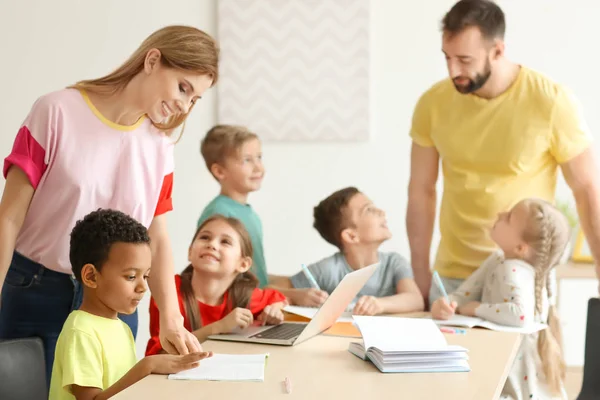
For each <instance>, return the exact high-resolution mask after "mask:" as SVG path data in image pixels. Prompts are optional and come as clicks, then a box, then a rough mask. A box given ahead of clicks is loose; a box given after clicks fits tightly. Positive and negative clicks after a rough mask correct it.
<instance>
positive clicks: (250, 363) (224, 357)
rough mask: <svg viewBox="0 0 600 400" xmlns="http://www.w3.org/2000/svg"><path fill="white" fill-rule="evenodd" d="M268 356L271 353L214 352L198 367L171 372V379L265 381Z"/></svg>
mask: <svg viewBox="0 0 600 400" xmlns="http://www.w3.org/2000/svg"><path fill="white" fill-rule="evenodd" d="M267 357H269V354H213V356H212V357H210V358H206V359H204V360H202V361H200V365H199V366H198V367H196V368H194V369H189V370H187V371H182V372H179V373H177V374H171V375H169V379H179V380H192V381H250V382H263V381H264V380H265V365H266V360H267Z"/></svg>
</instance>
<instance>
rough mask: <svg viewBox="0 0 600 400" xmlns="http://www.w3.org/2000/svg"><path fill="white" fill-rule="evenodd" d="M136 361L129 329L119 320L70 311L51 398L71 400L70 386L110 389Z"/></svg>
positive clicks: (58, 345)
mask: <svg viewBox="0 0 600 400" xmlns="http://www.w3.org/2000/svg"><path fill="white" fill-rule="evenodd" d="M136 362H137V358H136V354H135V342H134V339H133V335H132V333H131V329H129V327H128V326H127V324H125V323H124V322H123V321H121V320H119V319H109V318H104V317H99V316H97V315H93V314H90V313H87V312H85V311H79V310H77V311H73V312H72V313H71V314H70V315H69V317H68V318H67V320H66V322H65V324H64V325H63V328H62V331H61V332H60V336H59V337H58V342H57V343H56V352H55V358H54V365H53V367H52V380H51V382H50V400H67V399H69V400H71V399H75V397H74V396H73V395H72V394H71V391H70V386H71V385H74V384H75V385H79V386H89V387H97V388H100V389H102V390H104V389H107V388H109V387H110V386H112V385H113V384H114V383H115V382H117V381H118V380H119V379H121V377H123V375H125V374H126V373H127V372H128V371H129V370H130V369H131V368H132V367H133V366H134V365H135V363H136Z"/></svg>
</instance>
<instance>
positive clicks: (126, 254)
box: [86, 243, 152, 314]
mask: <svg viewBox="0 0 600 400" xmlns="http://www.w3.org/2000/svg"><path fill="white" fill-rule="evenodd" d="M151 262H152V254H151V251H150V246H149V245H147V244H132V243H115V244H113V245H112V246H111V248H110V251H109V253H108V260H106V262H105V263H104V265H103V266H102V268H101V270H100V271H99V272H98V271H96V273H95V279H96V281H95V282H93V283H91V284H92V285H95V287H94V291H95V295H96V297H97V298H98V300H100V302H102V303H103V304H104V305H105V306H106V307H107V308H109V309H111V310H114V311H116V312H118V313H121V314H132V313H133V312H134V311H135V309H136V308H137V306H138V304H139V303H140V300H142V297H144V293H145V292H146V290H148V286H147V283H146V279H147V278H148V273H149V272H150V265H151ZM86 285H88V286H89V284H88V283H86Z"/></svg>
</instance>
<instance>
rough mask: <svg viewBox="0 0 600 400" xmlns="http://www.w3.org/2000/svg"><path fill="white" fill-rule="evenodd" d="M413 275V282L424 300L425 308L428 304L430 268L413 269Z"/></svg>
mask: <svg viewBox="0 0 600 400" xmlns="http://www.w3.org/2000/svg"><path fill="white" fill-rule="evenodd" d="M414 276H415V282H416V283H417V286H418V287H419V290H420V291H421V295H422V296H423V299H424V300H425V308H427V305H428V304H429V290H430V289H431V270H430V269H429V268H419V269H415V270H414Z"/></svg>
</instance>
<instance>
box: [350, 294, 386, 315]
mask: <svg viewBox="0 0 600 400" xmlns="http://www.w3.org/2000/svg"><path fill="white" fill-rule="evenodd" d="M381 313H383V306H382V305H381V302H380V301H379V299H378V298H377V297H374V296H362V297H361V298H360V299H358V301H357V302H356V305H355V306H354V309H353V310H352V314H354V315H378V314H381Z"/></svg>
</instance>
